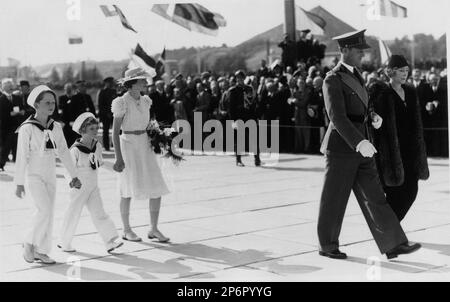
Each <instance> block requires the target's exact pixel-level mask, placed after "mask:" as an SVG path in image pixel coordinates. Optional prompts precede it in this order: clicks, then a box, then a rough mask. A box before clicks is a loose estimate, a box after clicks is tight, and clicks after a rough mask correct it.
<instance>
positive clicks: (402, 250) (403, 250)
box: [386, 242, 422, 259]
mask: <svg viewBox="0 0 450 302" xmlns="http://www.w3.org/2000/svg"><path fill="white" fill-rule="evenodd" d="M421 247H422V246H421V245H420V243H414V244H410V243H409V242H407V243H403V244H400V245H399V246H397V247H396V248H393V249H392V250H390V251H389V252H387V253H386V257H387V258H388V259H392V258H397V257H398V255H403V254H411V253H414V252H415V251H417V250H418V249H420V248H421Z"/></svg>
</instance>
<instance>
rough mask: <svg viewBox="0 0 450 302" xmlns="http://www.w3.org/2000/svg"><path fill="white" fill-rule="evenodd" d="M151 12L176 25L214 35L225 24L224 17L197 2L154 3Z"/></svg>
mask: <svg viewBox="0 0 450 302" xmlns="http://www.w3.org/2000/svg"><path fill="white" fill-rule="evenodd" d="M151 10H152V12H154V13H155V14H157V15H160V16H161V17H163V18H165V19H167V20H170V21H172V22H174V23H177V24H178V25H180V26H182V27H184V28H186V29H188V30H190V31H196V32H199V33H203V34H207V35H212V36H216V35H217V34H218V32H219V27H224V26H226V24H227V22H226V21H225V18H224V17H223V16H222V15H220V14H218V13H213V12H211V11H209V10H208V9H207V8H205V7H203V6H202V5H200V4H197V3H177V4H175V5H174V6H173V5H169V4H154V5H153V7H152V9H151Z"/></svg>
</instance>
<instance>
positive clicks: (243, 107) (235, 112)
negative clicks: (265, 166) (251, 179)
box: [229, 70, 261, 167]
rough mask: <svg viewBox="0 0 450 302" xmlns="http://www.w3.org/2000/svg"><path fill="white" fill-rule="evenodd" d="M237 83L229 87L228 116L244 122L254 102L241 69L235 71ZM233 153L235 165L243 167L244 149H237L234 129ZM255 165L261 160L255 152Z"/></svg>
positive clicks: (251, 89) (249, 114)
mask: <svg viewBox="0 0 450 302" xmlns="http://www.w3.org/2000/svg"><path fill="white" fill-rule="evenodd" d="M235 77H236V81H237V84H236V85H235V86H233V87H231V88H230V89H229V118H230V119H231V120H233V121H237V120H242V121H244V122H246V121H247V120H248V119H249V118H252V117H253V112H251V111H252V110H253V108H252V106H253V105H254V104H255V103H254V101H255V99H254V98H253V88H252V87H251V86H248V85H245V83H244V79H245V73H244V71H242V70H237V71H236V72H235ZM254 112H256V111H254ZM235 129H237V128H235ZM235 135H236V136H235V149H234V151H235V154H236V166H238V167H244V166H245V165H244V163H243V162H242V153H243V152H245V150H238V144H237V134H236V131H235ZM245 144H246V145H247V144H248V137H246V143H245ZM254 156H255V166H260V165H261V161H260V159H259V154H258V153H257V154H255V155H254Z"/></svg>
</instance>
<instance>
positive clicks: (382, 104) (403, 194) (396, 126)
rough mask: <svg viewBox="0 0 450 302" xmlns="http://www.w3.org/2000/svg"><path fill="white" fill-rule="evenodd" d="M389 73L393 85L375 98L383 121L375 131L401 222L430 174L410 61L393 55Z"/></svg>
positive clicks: (385, 177) (380, 161)
mask: <svg viewBox="0 0 450 302" xmlns="http://www.w3.org/2000/svg"><path fill="white" fill-rule="evenodd" d="M386 72H387V74H388V76H389V77H390V82H389V83H388V84H387V85H386V86H385V87H384V88H381V92H379V93H377V96H376V97H375V98H374V99H373V105H374V110H375V112H376V113H377V114H379V115H380V116H381V117H382V119H383V122H382V125H381V127H380V128H379V129H377V130H374V133H375V135H374V138H375V147H376V149H377V150H378V154H377V158H376V159H377V167H378V172H379V175H380V178H381V181H382V183H383V185H384V190H385V193H386V200H387V202H388V203H389V204H390V206H391V207H392V209H393V210H394V212H395V214H396V215H397V217H398V219H399V220H400V221H401V220H402V219H403V218H404V217H405V215H406V213H407V212H408V210H409V208H410V207H411V205H412V204H413V202H414V200H415V199H416V197H417V191H418V181H419V179H422V180H426V179H428V177H429V175H430V173H429V170H428V163H427V157H426V149H425V141H424V138H423V126H422V120H421V113H420V107H419V101H418V98H417V93H416V91H415V88H414V87H412V86H409V85H406V80H407V78H408V73H409V66H408V62H407V61H406V59H405V58H404V57H403V56H400V55H393V56H392V57H391V59H390V61H389V65H388V68H387V70H386Z"/></svg>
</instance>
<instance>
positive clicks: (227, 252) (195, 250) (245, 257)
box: [162, 243, 322, 274]
mask: <svg viewBox="0 0 450 302" xmlns="http://www.w3.org/2000/svg"><path fill="white" fill-rule="evenodd" d="M162 249H163V250H166V251H170V252H173V253H177V254H181V255H185V256H187V258H190V259H195V260H198V261H201V262H206V263H212V264H216V265H217V264H218V265H219V268H220V265H223V266H225V267H226V268H229V267H237V266H238V267H240V268H245V269H249V270H254V268H250V267H245V265H249V264H254V263H258V265H257V267H258V268H263V269H265V270H268V271H270V272H274V273H277V274H303V273H311V272H314V271H318V270H321V269H322V268H320V267H315V266H307V265H285V264H280V263H279V262H280V261H282V260H279V259H274V258H273V257H270V252H264V251H259V250H253V249H248V250H244V251H238V250H233V249H229V248H216V247H212V246H208V245H204V244H198V243H187V244H177V245H171V246H168V247H163V248H162ZM265 261H266V263H264V262H265ZM261 262H262V263H261ZM265 264H266V265H265Z"/></svg>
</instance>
